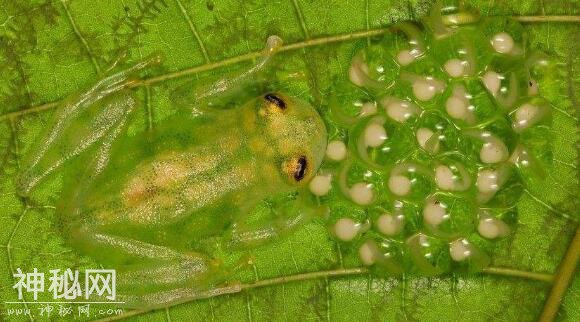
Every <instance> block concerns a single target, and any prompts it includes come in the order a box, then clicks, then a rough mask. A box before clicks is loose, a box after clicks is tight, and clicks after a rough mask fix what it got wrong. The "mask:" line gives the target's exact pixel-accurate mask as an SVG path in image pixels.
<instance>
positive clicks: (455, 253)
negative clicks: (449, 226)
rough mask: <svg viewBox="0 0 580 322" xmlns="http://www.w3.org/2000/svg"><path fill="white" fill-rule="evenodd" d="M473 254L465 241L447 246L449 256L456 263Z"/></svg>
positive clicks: (456, 241)
mask: <svg viewBox="0 0 580 322" xmlns="http://www.w3.org/2000/svg"><path fill="white" fill-rule="evenodd" d="M472 253H473V249H472V247H471V244H470V243H469V242H468V241H467V240H466V239H458V240H455V241H452V242H451V244H449V254H450V255H451V259H453V260H454V261H456V262H461V261H464V260H465V259H467V258H469V257H470V256H471V255H472Z"/></svg>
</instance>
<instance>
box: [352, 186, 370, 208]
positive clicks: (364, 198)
mask: <svg viewBox="0 0 580 322" xmlns="http://www.w3.org/2000/svg"><path fill="white" fill-rule="evenodd" d="M349 195H350V198H351V199H352V201H353V202H354V203H356V204H359V205H361V206H365V205H368V204H370V203H371V202H372V201H373V198H374V194H373V189H372V185H370V184H368V183H365V182H359V183H355V184H354V185H352V187H350V190H349Z"/></svg>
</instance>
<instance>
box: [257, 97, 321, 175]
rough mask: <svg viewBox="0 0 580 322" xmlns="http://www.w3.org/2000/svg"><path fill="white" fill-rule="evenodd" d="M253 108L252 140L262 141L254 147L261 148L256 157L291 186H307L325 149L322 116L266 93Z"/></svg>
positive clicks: (304, 105)
mask: <svg viewBox="0 0 580 322" xmlns="http://www.w3.org/2000/svg"><path fill="white" fill-rule="evenodd" d="M250 105H251V110H252V114H253V117H252V118H253V122H252V123H254V124H253V127H254V129H255V131H254V133H255V135H254V136H253V138H252V140H254V141H259V142H260V143H258V144H254V146H253V147H252V148H253V149H255V148H256V147H257V146H259V148H258V149H259V150H260V151H259V152H260V153H256V155H260V157H263V158H264V160H261V162H266V164H264V165H265V166H268V167H270V166H271V169H272V170H274V169H275V171H277V172H278V173H280V174H281V177H282V178H283V180H286V181H287V182H289V183H290V184H291V185H295V186H303V185H305V184H307V183H308V182H309V181H310V179H312V177H313V176H314V174H315V173H316V170H317V169H318V167H319V166H320V163H321V162H322V158H323V156H324V152H325V149H326V141H327V138H326V127H325V125H324V122H323V121H322V118H321V117H320V115H319V114H318V113H317V112H316V110H315V109H314V108H313V107H312V106H311V105H310V104H308V103H306V102H304V101H301V100H299V99H296V98H293V97H289V96H288V95H284V94H281V93H267V94H265V95H262V96H260V97H258V98H256V101H255V102H254V103H252V104H250ZM256 152H257V151H256ZM261 162H260V163H261ZM264 170H265V171H266V169H264Z"/></svg>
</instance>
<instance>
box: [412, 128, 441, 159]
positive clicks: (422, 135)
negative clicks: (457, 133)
mask: <svg viewBox="0 0 580 322" xmlns="http://www.w3.org/2000/svg"><path fill="white" fill-rule="evenodd" d="M433 134H434V133H433V131H431V130H430V129H428V128H425V127H422V128H419V129H418V130H417V133H416V134H415V136H416V137H417V143H419V146H421V148H423V150H426V151H428V152H431V153H437V152H439V138H438V137H437V138H435V140H436V142H435V144H434V145H433V146H432V147H429V149H428V147H427V142H428V141H429V140H430V139H431V138H432V137H433Z"/></svg>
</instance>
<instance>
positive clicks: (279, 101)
mask: <svg viewBox="0 0 580 322" xmlns="http://www.w3.org/2000/svg"><path fill="white" fill-rule="evenodd" d="M264 98H265V99H266V100H267V101H268V102H270V103H273V104H274V105H276V106H278V107H279V108H280V109H282V110H283V109H285V108H286V103H284V101H283V100H282V99H281V98H280V97H278V96H276V95H274V94H266V95H264Z"/></svg>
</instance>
